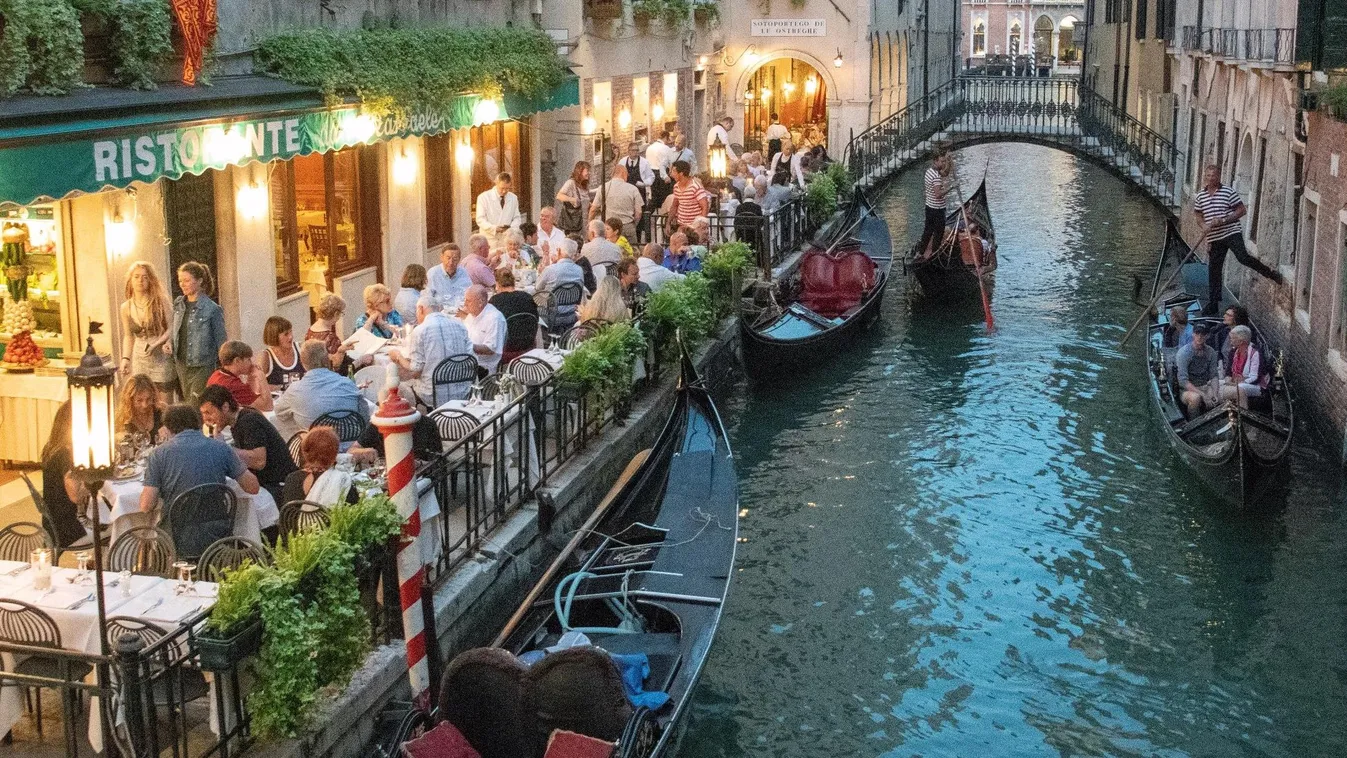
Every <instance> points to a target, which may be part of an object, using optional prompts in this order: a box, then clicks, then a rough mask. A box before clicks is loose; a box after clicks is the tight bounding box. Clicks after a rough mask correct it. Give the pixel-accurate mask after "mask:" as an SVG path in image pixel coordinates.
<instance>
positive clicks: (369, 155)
mask: <svg viewBox="0 0 1347 758" xmlns="http://www.w3.org/2000/svg"><path fill="white" fill-rule="evenodd" d="M377 161H378V154H377V153H376V152H375V151H374V150H371V149H366V148H347V149H345V150H338V151H336V152H330V153H313V154H310V155H304V156H300V157H298V158H293V159H291V160H288V161H280V162H277V163H274V164H272V166H271V226H272V238H273V248H274V251H275V256H276V292H277V294H278V295H281V296H285V295H289V294H292V293H295V292H298V291H300V290H301V289H304V290H308V291H309V293H310V294H311V295H313V296H315V297H316V296H317V295H319V294H322V293H323V292H325V291H327V290H330V289H331V288H332V279H333V277H335V276H340V275H342V274H345V273H349V272H351V271H356V270H358V269H362V268H366V267H368V266H375V265H377V264H378V260H379V253H380V250H381V247H382V245H381V236H382V235H381V231H380V228H379V181H378V177H379V167H378V162H377Z"/></svg>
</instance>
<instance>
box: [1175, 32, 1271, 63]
mask: <svg viewBox="0 0 1347 758" xmlns="http://www.w3.org/2000/svg"><path fill="white" fill-rule="evenodd" d="M1180 42H1181V48H1182V49H1183V50H1187V51H1189V52H1195V53H1206V54H1208V55H1214V56H1217V57H1220V58H1227V59H1230V60H1241V61H1250V62H1262V63H1269V64H1291V63H1294V62H1295V52H1296V30H1295V29H1203V28H1201V27H1197V26H1185V27H1183V34H1182V36H1181V38H1180Z"/></svg>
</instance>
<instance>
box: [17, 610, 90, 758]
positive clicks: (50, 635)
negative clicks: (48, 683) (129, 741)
mask: <svg viewBox="0 0 1347 758" xmlns="http://www.w3.org/2000/svg"><path fill="white" fill-rule="evenodd" d="M0 640H3V641H4V642H11V643H14V644H18V645H28V646H31V647H47V648H52V649H53V650H60V649H61V629H60V627H58V626H57V625H56V622H55V621H54V620H53V619H52V617H51V616H48V615H47V614H46V612H45V611H43V610H42V609H40V608H38V607H37V606H34V605H29V604H28V603H24V602H21V601H18V600H0ZM90 671H93V667H91V666H89V665H88V664H85V663H80V662H77V661H72V660H70V659H68V658H59V657H55V656H53V657H47V656H43V655H30V656H28V657H27V658H25V659H24V660H23V661H20V662H19V663H18V664H16V665H15V666H14V669H13V672H14V673H15V674H24V675H27V676H36V677H42V678H43V679H60V680H63V681H67V682H79V681H82V680H83V679H84V677H86V676H88V675H89V672H90ZM31 689H33V688H30V687H24V688H23V690H24V697H25V699H28V698H29V696H30V695H31ZM38 689H45V688H38ZM52 689H58V690H59V691H60V693H61V717H62V721H63V722H64V723H67V724H68V723H70V719H71V718H72V714H71V711H72V708H71V706H72V704H73V703H74V698H75V697H76V692H77V690H74V689H72V688H68V687H59V688H52ZM28 710H29V711H32V712H34V713H35V714H36V715H37V733H38V736H41V735H42V697H41V694H40V693H39V695H38V697H37V698H35V699H29V703H28ZM74 735H75V732H74V730H72V729H67V730H66V755H75V754H76V753H75V752H74V748H75V745H74V743H73V742H72V738H73V737H74Z"/></svg>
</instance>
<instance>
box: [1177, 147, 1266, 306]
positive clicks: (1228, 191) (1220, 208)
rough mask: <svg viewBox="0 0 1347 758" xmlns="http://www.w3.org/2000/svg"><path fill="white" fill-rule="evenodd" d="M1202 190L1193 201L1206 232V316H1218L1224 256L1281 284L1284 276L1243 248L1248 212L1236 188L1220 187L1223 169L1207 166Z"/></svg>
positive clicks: (1221, 185) (1195, 211)
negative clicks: (1242, 221) (1243, 226)
mask: <svg viewBox="0 0 1347 758" xmlns="http://www.w3.org/2000/svg"><path fill="white" fill-rule="evenodd" d="M1202 181H1203V186H1202V191H1201V192H1199V193H1197V199H1195V200H1194V201H1193V212H1194V213H1196V214H1197V220H1198V222H1199V223H1201V224H1202V228H1203V230H1205V231H1206V233H1207V305H1206V307H1205V308H1204V309H1203V311H1202V313H1203V315H1207V316H1215V315H1216V312H1217V311H1218V310H1220V307H1221V289H1222V286H1223V283H1224V279H1223V276H1224V273H1225V254H1226V252H1227V251H1229V252H1233V253H1234V254H1235V258H1236V259H1237V260H1238V261H1239V262H1240V263H1243V264H1244V265H1245V266H1248V267H1249V268H1251V269H1253V270H1254V271H1257V272H1258V273H1259V274H1262V275H1263V276H1265V277H1267V278H1268V279H1271V280H1272V281H1274V282H1276V283H1277V284H1281V283H1282V281H1283V279H1282V275H1281V274H1280V273H1278V272H1277V271H1276V270H1274V269H1273V268H1271V267H1270V266H1268V265H1267V264H1266V263H1263V262H1262V261H1260V260H1258V259H1257V258H1255V257H1253V256H1252V255H1250V254H1249V251H1248V250H1247V249H1246V248H1245V247H1244V232H1243V231H1242V230H1241V229H1240V225H1239V220H1240V219H1242V218H1244V214H1245V213H1247V212H1248V208H1246V207H1245V205H1244V201H1243V200H1241V199H1240V196H1239V193H1238V192H1236V191H1235V190H1234V188H1233V187H1228V186H1226V185H1224V184H1221V170H1220V169H1219V168H1217V167H1216V166H1207V168H1206V170H1205V171H1204V172H1203V174H1202Z"/></svg>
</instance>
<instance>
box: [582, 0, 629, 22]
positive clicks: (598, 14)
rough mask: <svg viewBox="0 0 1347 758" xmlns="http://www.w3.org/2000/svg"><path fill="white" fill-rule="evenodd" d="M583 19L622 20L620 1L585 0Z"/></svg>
mask: <svg viewBox="0 0 1347 758" xmlns="http://www.w3.org/2000/svg"><path fill="white" fill-rule="evenodd" d="M585 17H586V18H592V19H594V20H596V21H610V20H612V19H615V18H622V0H585Z"/></svg>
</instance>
